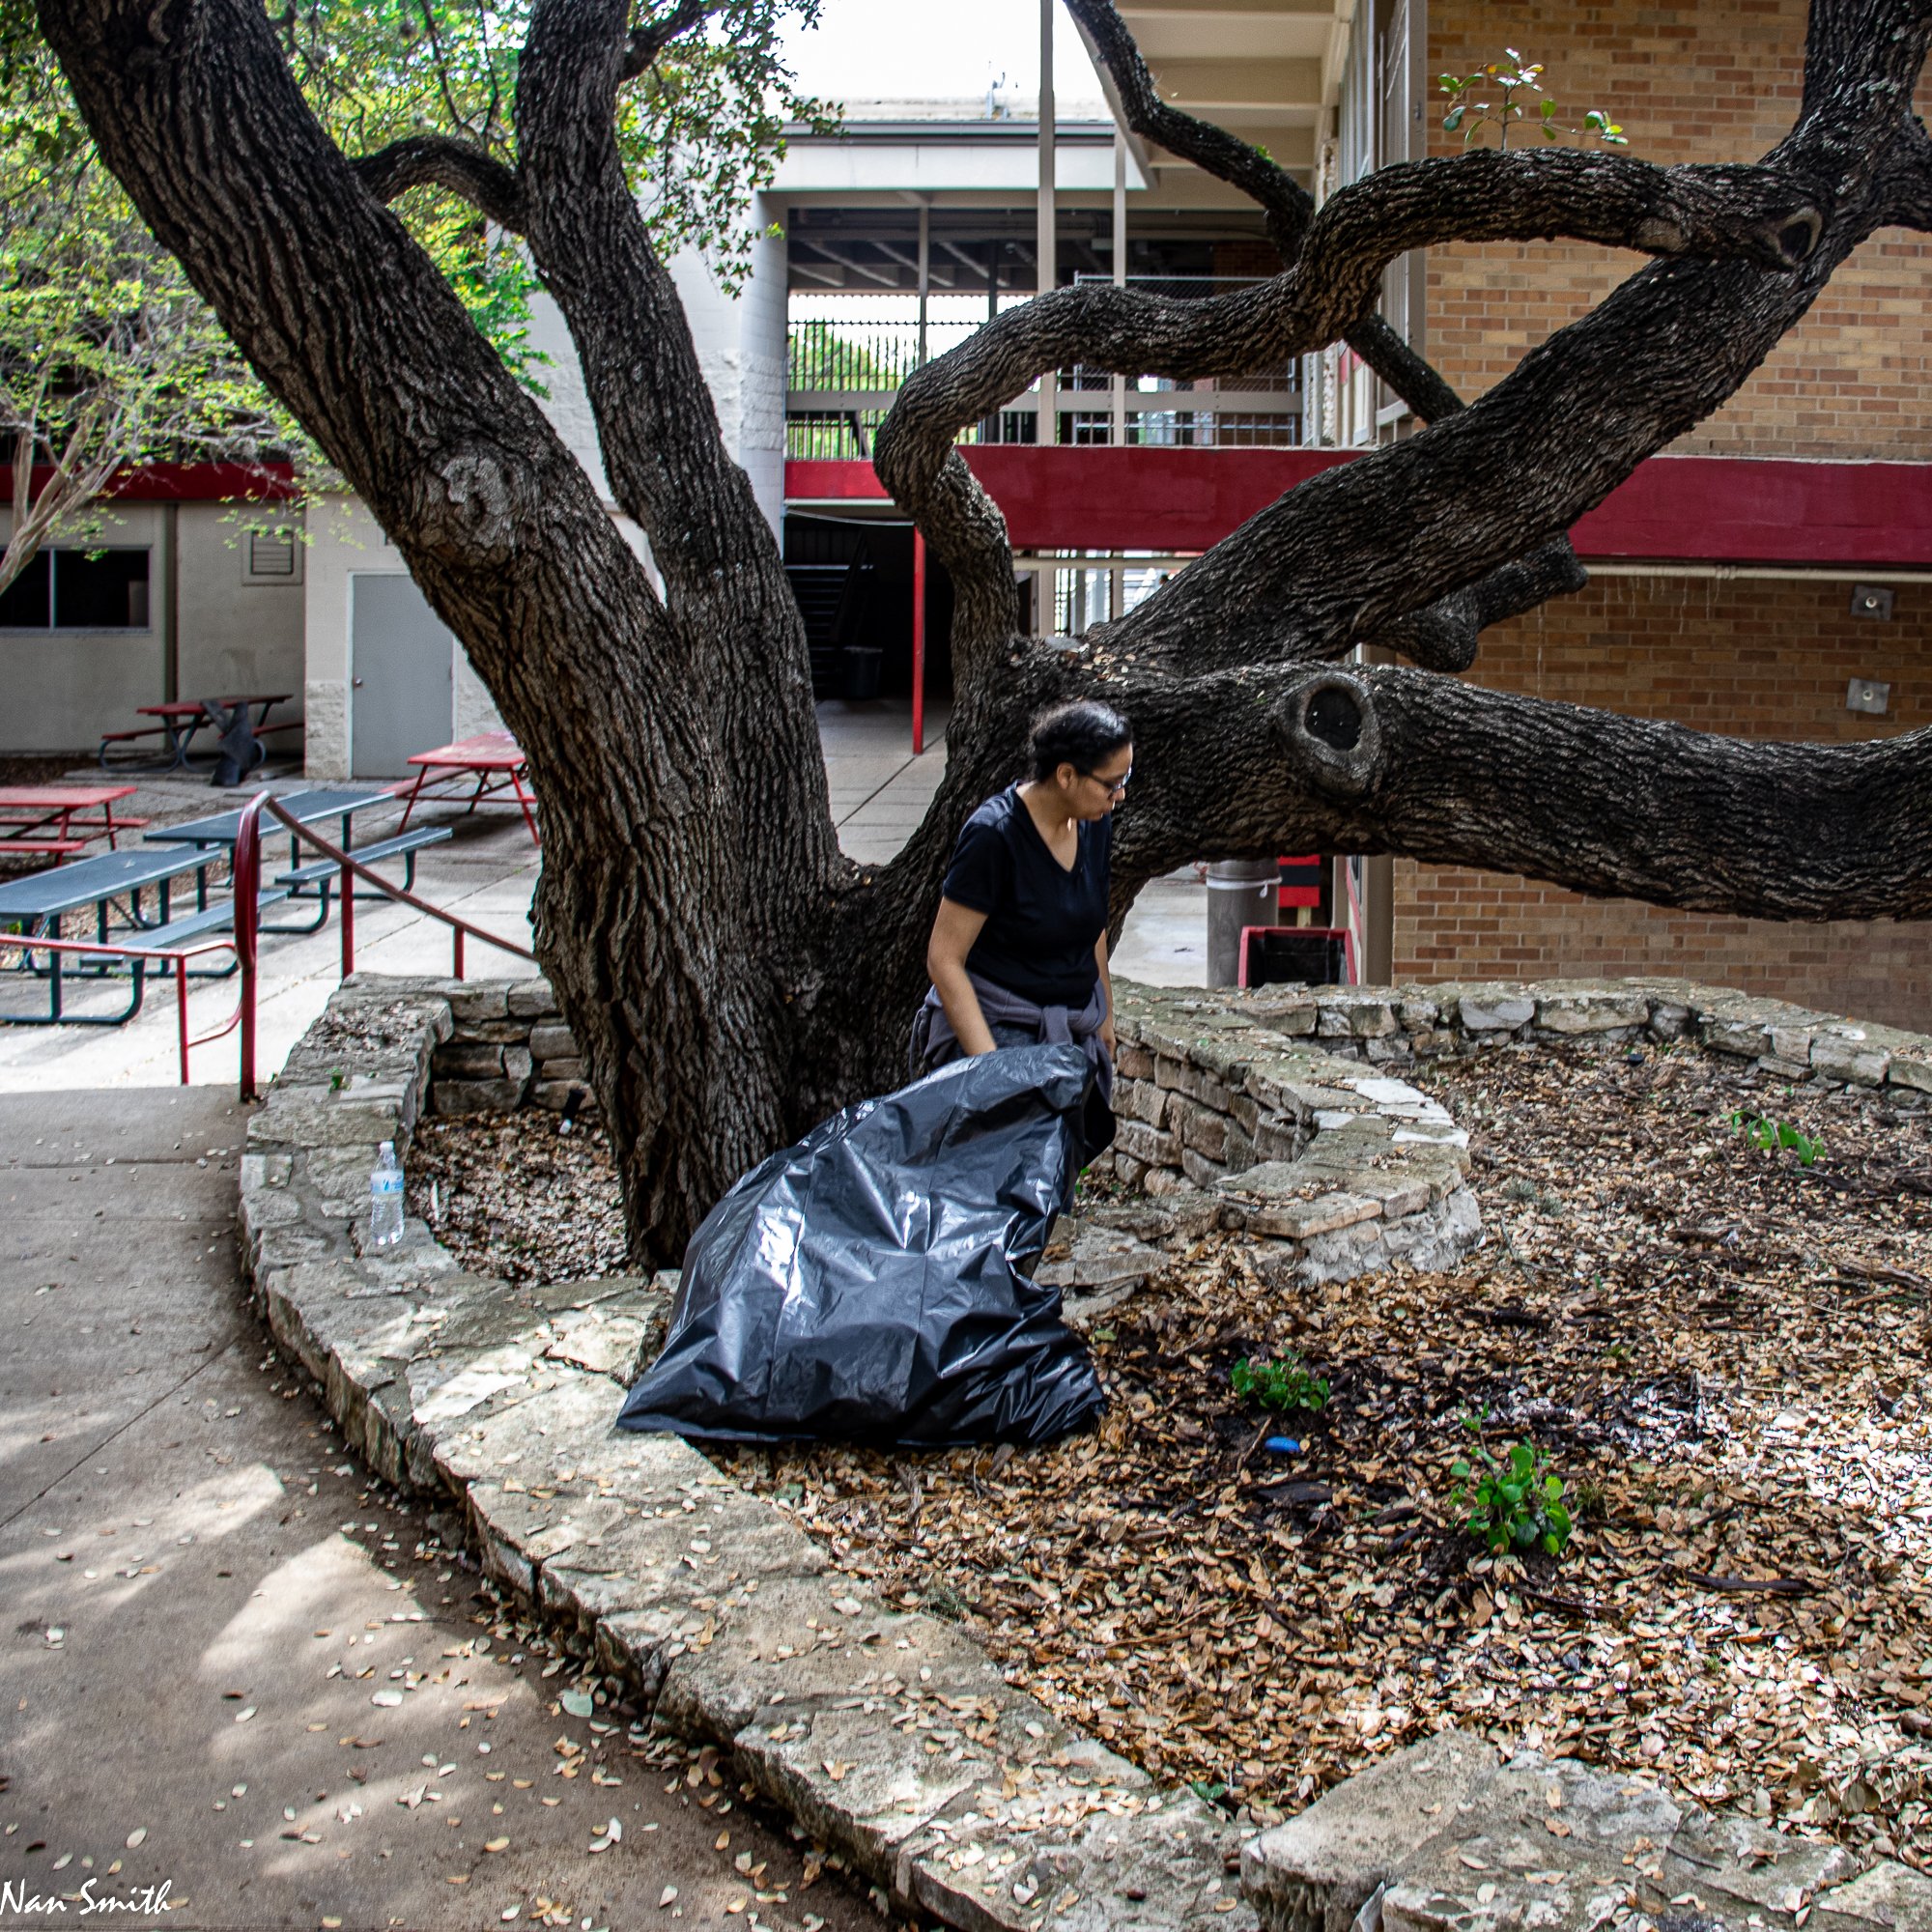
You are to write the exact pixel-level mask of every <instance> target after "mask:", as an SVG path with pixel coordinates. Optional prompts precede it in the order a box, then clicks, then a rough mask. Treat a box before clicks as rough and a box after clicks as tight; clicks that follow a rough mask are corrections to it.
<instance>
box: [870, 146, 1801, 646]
mask: <svg viewBox="0 0 1932 1932" xmlns="http://www.w3.org/2000/svg"><path fill="white" fill-rule="evenodd" d="M1821 225H1822V217H1820V216H1819V215H1818V214H1817V213H1816V211H1815V210H1814V209H1813V208H1812V207H1811V206H1810V204H1809V203H1808V201H1807V200H1806V199H1805V197H1804V193H1803V191H1802V190H1801V189H1799V188H1797V187H1796V186H1794V185H1793V184H1791V183H1790V182H1788V181H1786V180H1785V179H1783V178H1782V177H1780V176H1779V175H1777V174H1776V173H1775V172H1773V171H1771V170H1768V169H1756V168H1738V167H1711V168H1668V169H1663V168H1657V167H1653V166H1651V165H1650V164H1649V163H1647V162H1643V161H1635V160H1632V159H1630V158H1628V157H1627V156H1616V155H1585V154H1579V153H1577V152H1575V151H1572V150H1567V149H1566V150H1561V151H1555V152H1549V153H1544V154H1527V155H1521V154H1519V155H1510V154H1498V153H1488V152H1483V153H1477V154H1472V155H1465V156H1459V157H1458V158H1456V159H1453V160H1437V161H1421V162H1413V163H1409V164H1406V165H1405V166H1402V167H1396V168H1388V169H1384V170H1383V171H1382V172H1381V173H1379V174H1377V175H1372V176H1369V177H1367V178H1366V179H1364V180H1362V181H1360V182H1357V183H1354V184H1353V185H1350V187H1347V188H1344V189H1343V190H1341V192H1339V193H1338V194H1336V195H1334V196H1333V197H1332V198H1331V199H1330V200H1329V201H1328V202H1327V203H1326V204H1325V205H1324V206H1323V208H1322V209H1321V213H1320V214H1318V215H1317V216H1316V218H1315V222H1314V225H1313V226H1312V227H1311V228H1310V229H1309V231H1308V234H1307V237H1306V239H1305V241H1304V242H1303V245H1302V249H1301V254H1300V257H1299V259H1298V260H1297V261H1296V263H1295V265H1294V266H1293V268H1292V269H1290V270H1287V271H1286V272H1285V273H1284V274H1282V275H1279V276H1276V277H1275V278H1274V279H1273V280H1271V281H1269V282H1266V283H1263V284H1261V285H1259V286H1258V287H1255V288H1249V289H1243V290H1239V291H1237V292H1236V293H1235V294H1232V295H1227V296H1221V297H1215V298H1210V299H1208V300H1206V301H1177V300H1173V299H1170V298H1166V297H1161V296H1150V295H1143V294H1141V293H1139V292H1137V291H1131V290H1123V289H1116V288H1112V287H1106V286H1087V287H1081V288H1074V289H1060V290H1055V291H1054V292H1052V293H1051V294H1048V295H1044V296H1041V297H1039V298H1037V300H1035V301H1032V302H1029V303H1027V304H1026V305H1025V306H1024V307H1022V308H1016V309H1011V310H1009V311H1008V313H1007V314H1006V315H1004V316H1001V317H1000V318H999V319H998V320H997V321H995V322H992V323H989V324H988V325H987V326H986V327H984V328H982V329H980V330H979V331H978V332H977V333H976V334H975V335H974V336H973V337H972V338H971V340H969V341H968V342H966V343H964V344H962V345H961V346H960V347H959V348H957V349H955V350H953V351H952V352H951V353H950V354H949V355H944V356H941V357H940V358H938V359H937V360H936V361H933V362H929V363H927V364H926V365H925V367H924V368H923V369H921V370H919V371H917V372H916V373H915V374H914V375H913V376H912V377H911V378H910V379H909V380H908V381H907V383H906V384H905V386H904V388H903V389H901V391H900V393H899V398H898V401H897V402H896V404H895V406H894V409H893V411H892V413H891V414H890V415H889V416H888V417H887V418H886V420H885V422H884V423H883V424H881V426H880V428H879V431H878V434H877V436H876V438H875V439H874V454H873V467H874V468H875V469H876V470H877V471H878V474H879V478H880V480H881V481H882V482H883V483H884V484H885V486H886V488H887V489H888V490H889V491H890V492H891V493H892V495H893V497H895V499H896V500H897V501H898V503H899V504H900V505H901V507H903V508H904V509H905V510H906V511H907V512H908V514H910V515H911V516H913V517H914V519H915V520H916V521H919V522H920V524H921V527H922V528H923V530H924V532H925V535H926V537H927V540H928V541H930V542H932V543H934V544H935V546H936V547H937V548H938V549H939V550H940V552H941V554H943V555H944V557H945V559H946V561H947V563H948V566H949V568H958V569H961V570H968V569H970V570H972V571H973V572H975V573H976V575H977V576H978V577H979V578H980V579H982V580H987V581H990V579H991V578H992V577H993V576H994V575H995V574H998V573H1002V572H1006V571H1009V567H1010V566H1009V560H1008V558H1007V556H1006V553H1005V550H1004V545H1003V542H1002V544H1001V545H999V546H997V547H996V548H995V549H994V550H988V549H987V548H986V544H985V539H986V533H987V531H988V530H989V529H990V528H991V527H992V526H991V525H990V524H989V523H988V522H987V519H986V516H985V514H984V511H983V509H982V508H981V504H980V493H979V492H978V486H977V485H974V484H973V483H972V481H971V479H970V477H968V476H967V475H966V473H965V467H964V465H963V463H961V462H960V460H959V458H958V456H957V454H956V452H955V451H954V450H953V447H952V441H953V438H954V436H955V435H956V433H957V432H958V430H960V429H961V428H963V427H964V426H965V425H966V424H968V423H970V422H974V421H977V420H978V419H980V417H982V416H984V415H986V414H988V413H989V412H992V411H993V410H996V409H998V408H999V407H1000V406H1001V405H1002V404H1003V403H1006V402H1007V401H1009V400H1010V398H1012V397H1013V396H1015V395H1018V394H1019V393H1020V392H1021V391H1022V390H1024V389H1025V388H1026V387H1027V385H1028V384H1030V383H1032V382H1033V381H1034V380H1035V378H1036V377H1037V376H1038V375H1040V374H1041V373H1042V372H1043V371H1046V370H1049V369H1055V368H1060V367H1064V366H1065V364H1066V363H1068V362H1071V361H1079V362H1082V363H1084V364H1085V365H1086V366H1087V367H1088V368H1090V369H1094V368H1098V369H1108V370H1113V371H1116V372H1118V373H1121V374H1123V375H1124V374H1142V373H1146V372H1149V371H1155V372H1158V373H1160V374H1163V375H1168V376H1174V377H1181V378H1187V377H1195V378H1198V377H1202V376H1234V375H1239V374H1241V373H1243V372H1245V371H1247V370H1250V369H1254V368H1257V367H1263V366H1266V365H1268V364H1270V363H1275V362H1279V361H1281V360H1284V359H1285V358H1286V357H1288V356H1290V355H1298V354H1301V353H1303V352H1305V351H1307V350H1311V349H1317V348H1321V347H1324V346H1325V345H1326V344H1327V343H1329V342H1332V341H1333V340H1334V339H1335V338H1336V336H1337V335H1338V334H1340V333H1341V332H1342V331H1343V330H1344V329H1345V328H1348V327H1351V326H1354V325H1357V324H1360V323H1361V322H1362V320H1363V318H1364V316H1365V315H1366V313H1367V312H1368V310H1369V309H1370V308H1371V307H1372V305H1373V302H1374V300H1375V294H1376V289H1377V285H1378V277H1379V275H1380V272H1381V270H1382V268H1383V267H1384V266H1385V265H1386V264H1387V263H1388V262H1389V261H1391V260H1392V259H1394V257H1395V256H1397V255H1399V254H1402V253H1405V252H1406V250H1408V249H1409V248H1412V247H1418V246H1421V245H1423V244H1424V243H1426V242H1429V241H1447V240H1451V239H1485V240H1487V239H1505V238H1507V239H1517V240H1538V239H1544V238H1547V237H1550V236H1554V235H1558V234H1569V235H1576V236H1578V237H1581V238H1583V239H1587V240H1591V241H1607V242H1612V243H1616V244H1620V245H1623V246H1628V247H1635V248H1642V249H1646V250H1650V251H1653V252H1657V253H1666V254H1679V253H1688V252H1693V251H1695V252H1709V253H1731V252H1735V253H1741V254H1744V255H1746V256H1747V257H1749V258H1750V259H1752V260H1754V261H1758V262H1762V263H1764V264H1766V265H1767V266H1771V267H1776V268H1780V269H1787V270H1788V269H1791V268H1793V267H1795V266H1796V265H1797V263H1798V262H1800V261H1802V260H1803V259H1804V254H1805V253H1806V252H1808V250H1809V247H1810V246H1811V244H1812V243H1813V242H1814V241H1815V240H1816V238H1817V234H1818V231H1819V228H1820V226H1821ZM1365 339H1369V340H1371V341H1372V342H1373V344H1374V346H1375V347H1376V348H1377V349H1378V352H1380V353H1381V354H1382V355H1383V357H1384V359H1385V360H1386V359H1388V358H1390V357H1391V356H1393V355H1394V354H1395V352H1396V350H1397V348H1398V346H1399V338H1397V337H1395V335H1394V333H1393V331H1392V330H1388V329H1386V327H1377V328H1376V329H1375V330H1373V331H1372V332H1369V333H1368V334H1367V336H1366V337H1365ZM1408 360H1409V362H1410V363H1411V364H1412V365H1413V369H1412V370H1411V372H1410V373H1411V374H1413V373H1414V372H1415V371H1420V373H1421V375H1422V376H1424V377H1427V378H1429V379H1430V380H1431V382H1432V383H1433V385H1434V386H1433V389H1432V391H1431V393H1430V396H1429V400H1430V401H1431V402H1432V403H1433V404H1434V405H1435V408H1437V409H1438V410H1444V409H1445V405H1447V406H1453V405H1454V404H1455V401H1456V398H1455V395H1454V392H1453V391H1451V390H1450V389H1449V388H1448V385H1447V384H1443V383H1441V382H1440V379H1439V378H1435V376H1434V372H1433V371H1430V370H1428V368H1427V365H1426V364H1423V363H1422V362H1421V360H1420V358H1419V357H1415V356H1413V355H1410V356H1409V357H1408ZM942 471H946V472H948V473H949V474H950V476H951V480H950V481H949V482H948V483H947V484H946V485H945V487H944V488H943V489H942V488H941V486H940V482H939V478H940V475H941V472H942ZM1003 535H1004V531H1003V526H1002V537H1003ZM1197 568H1198V566H1197ZM1529 581H1530V580H1529V579H1528V578H1521V579H1519V580H1516V581H1515V587H1516V588H1517V589H1519V590H1520V589H1521V588H1523V587H1525V586H1526V585H1527V583H1528V582H1529ZM1376 614H1377V616H1378V619H1379V620H1381V621H1384V622H1386V621H1390V620H1392V619H1393V618H1394V617H1396V616H1398V615H1400V614H1403V613H1402V612H1399V611H1378V612H1377V613H1376ZM1453 621H1454V623H1455V624H1456V625H1461V624H1462V623H1463V621H1464V619H1463V617H1462V616H1461V615H1459V616H1458V617H1457V618H1456V619H1455V620H1453ZM1419 635H1420V634H1419V633H1418V636H1419ZM1349 641H1350V642H1352V641H1353V639H1352V637H1351V638H1350V639H1349Z"/></svg>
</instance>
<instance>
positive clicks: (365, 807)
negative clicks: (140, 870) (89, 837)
mask: <svg viewBox="0 0 1932 1932" xmlns="http://www.w3.org/2000/svg"><path fill="white" fill-rule="evenodd" d="M395 802H396V794H395V792H394V790H393V789H392V788H390V787H389V786H386V785H384V786H381V787H378V788H377V789H375V790H366V789H359V788H355V787H352V786H318V787H317V788H316V789H314V790H312V791H292V792H282V793H279V794H277V796H276V799H275V803H276V804H277V805H278V806H280V807H281V809H282V810H284V811H286V812H287V813H288V814H289V815H290V817H292V818H295V819H298V820H299V821H300V822H301V823H302V824H303V825H319V824H321V823H322V822H323V821H324V820H325V819H329V818H334V819H339V820H340V821H341V837H340V838H338V839H337V840H336V843H337V844H338V845H340V846H341V847H342V848H343V850H344V851H353V852H354V853H355V856H356V857H357V858H358V859H362V860H375V859H389V858H401V859H402V860H403V861H404V867H405V869H404V874H403V890H404V891H405V892H409V891H411V890H412V888H413V887H414V885H415V876H416V853H417V852H418V851H419V850H420V849H421V848H422V847H423V846H425V845H436V844H440V842H441V841H442V840H443V839H445V838H448V837H449V832H448V829H447V827H442V828H439V829H435V830H429V831H418V832H410V833H404V834H403V835H402V836H401V837H398V838H384V839H379V840H378V841H377V842H376V843H375V844H373V845H362V846H357V845H353V844H352V843H351V838H350V828H351V824H352V822H353V821H354V819H355V815H356V814H357V813H358V812H362V811H369V810H375V809H377V808H379V807H383V806H393V805H394V804H395ZM400 829H401V828H398V830H399V831H400ZM144 836H145V837H146V838H151V839H154V840H156V841H158V842H161V843H166V844H176V845H182V844H189V845H196V846H199V847H201V848H203V849H204V850H214V849H217V848H226V849H229V850H233V848H234V845H235V841H236V840H237V839H238V838H240V837H241V811H239V810H237V811H217V812H213V813H211V814H210V815H209V816H208V817H206V818H190V819H188V820H186V821H185V823H183V824H180V825H157V826H156V827H154V829H153V830H152V831H150V832H148V833H146V834H145V835H144ZM339 871H340V868H339V867H337V866H336V864H335V862H334V861H333V860H332V859H317V860H311V861H310V862H309V863H308V864H306V865H304V864H303V863H302V857H301V841H300V840H299V839H298V838H297V837H296V836H295V834H294V833H290V834H289V869H288V871H286V872H283V873H281V874H279V875H278V883H279V884H282V885H285V886H288V887H290V888H291V895H292V896H293V897H296V898H305V897H307V896H308V894H309V889H310V888H311V887H313V888H315V889H316V890H317V892H318V894H319V896H320V897H321V899H322V918H323V919H327V917H328V891H329V884H330V882H331V881H332V880H333V879H335V878H336V877H337V875H338V873H339ZM355 896H356V897H357V898H384V897H386V896H387V895H386V894H384V893H380V892H374V891H371V892H358V893H357V894H356V895H355ZM317 923H320V921H318V922H317ZM266 929H268V930H273V931H286V930H290V929H291V928H288V927H281V926H276V927H271V928H266ZM314 929H315V928H314V926H304V927H301V928H300V930H302V931H313V930H314Z"/></svg>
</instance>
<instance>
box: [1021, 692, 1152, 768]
mask: <svg viewBox="0 0 1932 1932" xmlns="http://www.w3.org/2000/svg"><path fill="white" fill-rule="evenodd" d="M1133 742H1134V734H1133V732H1132V731H1131V730H1130V729H1129V728H1128V725H1127V721H1126V720H1125V719H1124V718H1122V716H1121V714H1120V713H1119V712H1118V711H1116V710H1114V709H1113V707H1112V706H1111V705H1106V704H1102V703H1101V702H1100V701H1099V700H1098V699H1097V698H1094V697H1076V698H1074V699H1072V700H1071V701H1070V702H1069V703H1066V704H1055V705H1053V706H1051V707H1050V708H1048V709H1047V710H1045V711H1042V712H1041V713H1040V714H1039V715H1038V717H1037V718H1036V719H1035V720H1034V721H1033V728H1032V730H1030V731H1029V732H1028V733H1027V776H1028V777H1029V778H1031V779H1032V780H1033V781H1035V782H1036V783H1044V782H1045V781H1047V780H1048V779H1050V778H1052V777H1053V775H1054V773H1055V772H1057V771H1058V770H1059V769H1060V767H1061V766H1062V765H1071V766H1072V767H1073V769H1074V770H1075V771H1078V772H1091V771H1092V770H1093V769H1094V766H1095V765H1097V764H1098V763H1099V762H1100V760H1101V759H1102V758H1105V757H1109V756H1111V755H1112V754H1113V753H1115V752H1119V751H1122V750H1123V749H1124V748H1125V747H1126V746H1128V745H1131V744H1132V743H1133Z"/></svg>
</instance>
